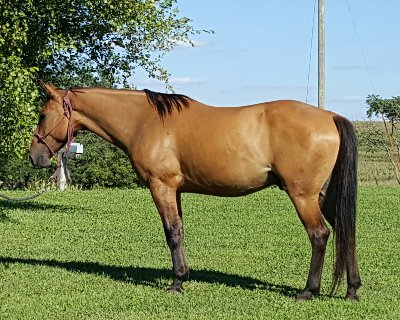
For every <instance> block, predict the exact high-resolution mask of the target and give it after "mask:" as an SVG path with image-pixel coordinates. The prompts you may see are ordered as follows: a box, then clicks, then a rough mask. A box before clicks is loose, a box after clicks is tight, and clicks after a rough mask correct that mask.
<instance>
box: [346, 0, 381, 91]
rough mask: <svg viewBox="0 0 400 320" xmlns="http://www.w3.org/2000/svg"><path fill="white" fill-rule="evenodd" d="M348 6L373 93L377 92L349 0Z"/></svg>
mask: <svg viewBox="0 0 400 320" xmlns="http://www.w3.org/2000/svg"><path fill="white" fill-rule="evenodd" d="M346 4H347V8H348V9H349V14H350V19H351V23H352V24H353V28H354V32H355V34H356V38H357V41H358V45H359V47H360V50H361V54H362V57H363V61H364V67H365V69H366V70H367V73H368V78H369V81H370V82H371V88H372V90H373V92H376V91H375V85H374V81H373V80H372V75H371V70H370V68H369V66H368V63H367V59H366V57H365V52H364V48H363V45H362V43H361V38H360V35H359V33H358V30H357V26H356V23H355V20H354V18H353V14H352V12H351V8H350V4H349V1H348V0H346Z"/></svg>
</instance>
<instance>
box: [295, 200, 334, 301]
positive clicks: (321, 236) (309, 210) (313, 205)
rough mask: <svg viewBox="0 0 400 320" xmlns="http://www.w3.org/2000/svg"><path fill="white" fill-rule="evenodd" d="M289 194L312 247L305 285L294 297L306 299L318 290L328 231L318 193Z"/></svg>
mask: <svg viewBox="0 0 400 320" xmlns="http://www.w3.org/2000/svg"><path fill="white" fill-rule="evenodd" d="M289 196H290V198H291V200H292V201H293V204H294V206H295V208H296V211H297V213H298V215H299V217H300V220H301V222H302V223H303V225H304V227H305V228H306V231H307V234H308V237H309V239H310V242H311V247H312V255H311V264H310V270H309V273H308V279H307V283H306V287H305V289H304V290H303V291H302V292H301V293H299V294H298V295H297V297H296V299H297V300H308V299H311V298H312V296H313V295H314V294H318V293H319V291H320V287H321V275H322V267H323V264H324V257H325V251H326V244H327V241H328V237H329V233H330V232H329V228H328V227H327V226H326V224H325V222H324V219H323V217H322V213H321V210H320V207H319V202H318V194H316V195H312V196H306V195H304V194H302V193H298V194H297V195H293V194H291V193H289Z"/></svg>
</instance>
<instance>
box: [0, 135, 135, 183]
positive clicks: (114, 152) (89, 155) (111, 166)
mask: <svg viewBox="0 0 400 320" xmlns="http://www.w3.org/2000/svg"><path fill="white" fill-rule="evenodd" d="M76 142H80V143H82V144H83V148H84V153H83V154H82V155H80V156H79V157H77V158H76V159H69V161H68V169H69V171H70V175H71V184H72V185H73V186H79V187H81V188H83V189H92V188H95V187H106V188H132V187H137V186H139V185H140V183H139V180H138V178H137V176H136V174H135V173H134V171H133V169H132V166H131V164H130V162H129V159H128V157H127V156H126V154H125V153H123V152H122V151H121V150H119V149H118V148H117V147H115V146H113V145H111V144H109V143H107V142H105V141H103V140H101V139H100V138H98V137H97V136H95V135H94V134H92V133H89V132H83V133H80V134H79V136H78V137H77V139H76ZM54 170H55V163H54V166H52V167H51V168H46V169H41V170H36V169H33V168H32V167H31V164H30V163H29V160H28V157H25V158H23V159H19V158H17V157H11V156H10V157H3V158H1V159H0V185H1V186H0V187H1V188H3V189H26V188H28V189H30V188H36V187H37V185H38V184H40V183H43V182H47V180H48V179H49V177H50V176H51V174H52V173H53V172H54ZM1 182H3V183H1Z"/></svg>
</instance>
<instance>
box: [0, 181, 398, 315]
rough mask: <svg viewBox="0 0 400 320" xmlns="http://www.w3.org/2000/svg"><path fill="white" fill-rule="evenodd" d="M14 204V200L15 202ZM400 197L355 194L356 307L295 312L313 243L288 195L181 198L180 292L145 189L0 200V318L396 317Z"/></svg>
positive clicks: (373, 191)
mask: <svg viewBox="0 0 400 320" xmlns="http://www.w3.org/2000/svg"><path fill="white" fill-rule="evenodd" d="M9 194H12V195H14V196H16V195H21V193H20V192H11V193H9ZM399 196H400V189H399V188H398V187H373V186H368V187H366V186H364V187H361V188H360V191H359V197H358V203H359V211H358V221H357V222H358V224H357V229H358V254H359V262H360V269H361V276H362V281H363V286H362V287H361V288H360V289H359V295H360V298H361V300H360V302H358V303H354V302H349V301H345V300H343V299H342V297H343V296H344V293H345V285H344V284H343V285H342V286H341V288H340V290H339V293H338V294H337V295H336V296H334V297H329V296H328V295H327V293H328V291H329V286H330V283H331V272H332V263H333V262H332V259H333V258H332V240H330V241H329V248H328V250H327V257H326V263H325V268H324V274H323V285H322V295H321V296H319V297H317V298H315V299H314V300H312V301H309V302H295V301H294V298H293V296H294V295H296V293H297V292H299V290H300V289H302V288H303V286H304V284H305V281H306V276H307V272H308V266H309V259H310V245H309V241H308V239H307V236H306V233H305V231H304V230H303V227H302V225H301V223H300V221H299V220H298V218H297V216H296V214H295V212H294V209H293V207H292V205H291V203H290V202H289V200H288V198H287V196H286V195H285V193H284V192H282V191H280V190H278V189H267V190H264V191H262V192H259V193H256V194H253V195H250V196H247V197H242V198H217V197H207V196H201V195H190V194H188V195H184V196H183V210H184V220H185V221H184V222H185V231H186V232H185V237H186V238H185V243H186V253H187V258H188V262H189V264H190V266H191V274H190V280H189V281H188V282H186V283H185V286H184V287H185V291H184V293H183V294H172V293H169V292H167V291H166V290H165V289H166V287H167V286H168V284H169V283H170V282H171V271H170V269H171V262H170V255H169V250H168V248H167V246H166V243H165V239H164V234H163V231H162V226H161V222H160V219H159V217H158V213H157V212H156V209H155V207H154V205H153V203H152V201H151V198H150V195H149V192H148V190H144V189H135V190H94V191H79V190H70V191H66V192H63V193H61V192H57V191H49V192H48V193H45V194H44V195H42V196H41V197H40V198H38V199H37V200H34V201H32V202H25V203H8V202H3V201H1V202H0V210H1V211H0V230H1V231H0V244H1V245H0V319H2V320H3V319H4V320H5V319H24V320H25V319H172V318H174V319H345V318H346V319H399V318H400V310H399V307H398V306H399V305H400V262H399V261H398V259H399V255H400V241H399V240H400V236H399V225H400V214H399V212H398V210H399V209H398V208H399V204H400V197H399Z"/></svg>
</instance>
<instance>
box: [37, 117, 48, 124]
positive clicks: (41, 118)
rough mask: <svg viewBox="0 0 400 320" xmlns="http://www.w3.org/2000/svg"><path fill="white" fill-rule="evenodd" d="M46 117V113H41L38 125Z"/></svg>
mask: <svg viewBox="0 0 400 320" xmlns="http://www.w3.org/2000/svg"><path fill="white" fill-rule="evenodd" d="M45 118H46V115H45V114H39V122H38V125H40V124H41V123H42V122H43V120H44V119H45Z"/></svg>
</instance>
